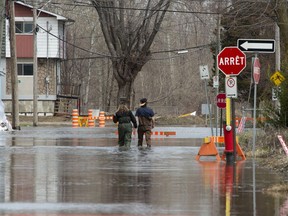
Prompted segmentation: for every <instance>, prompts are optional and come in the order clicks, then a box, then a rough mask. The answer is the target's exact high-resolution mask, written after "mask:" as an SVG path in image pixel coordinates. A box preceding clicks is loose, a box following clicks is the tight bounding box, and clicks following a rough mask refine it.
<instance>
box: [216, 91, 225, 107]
mask: <svg viewBox="0 0 288 216" xmlns="http://www.w3.org/2000/svg"><path fill="white" fill-rule="evenodd" d="M216 103H217V107H219V108H221V109H224V108H226V94H225V93H220V94H218V95H217V97H216Z"/></svg>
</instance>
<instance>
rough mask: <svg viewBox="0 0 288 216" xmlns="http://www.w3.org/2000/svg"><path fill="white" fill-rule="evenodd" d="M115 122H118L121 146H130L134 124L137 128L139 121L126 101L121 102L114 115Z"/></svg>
mask: <svg viewBox="0 0 288 216" xmlns="http://www.w3.org/2000/svg"><path fill="white" fill-rule="evenodd" d="M113 122H114V123H117V122H118V144H119V147H127V148H130V144H131V138H132V131H133V128H132V124H133V127H134V128H137V121H136V118H135V116H134V115H133V113H132V111H131V110H130V109H128V107H127V106H126V105H125V103H124V102H120V105H119V107H118V110H117V111H116V113H115V114H114V115H113ZM131 122H132V124H131Z"/></svg>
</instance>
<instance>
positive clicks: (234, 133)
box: [231, 98, 236, 162]
mask: <svg viewBox="0 0 288 216" xmlns="http://www.w3.org/2000/svg"><path fill="white" fill-rule="evenodd" d="M231 102H232V104H231V105H232V130H233V159H234V162H236V124H235V101H234V99H233V98H231Z"/></svg>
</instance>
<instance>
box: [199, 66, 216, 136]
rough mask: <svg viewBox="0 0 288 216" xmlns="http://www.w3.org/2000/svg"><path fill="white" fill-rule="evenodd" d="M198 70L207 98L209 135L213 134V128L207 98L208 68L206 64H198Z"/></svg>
mask: <svg viewBox="0 0 288 216" xmlns="http://www.w3.org/2000/svg"><path fill="white" fill-rule="evenodd" d="M199 70H200V77H201V80H204V82H205V93H206V99H207V104H208V111H209V122H210V128H211V135H212V136H214V134H213V128H212V120H211V110H210V105H209V99H208V90H207V79H209V78H210V76H209V70H208V65H200V66H199ZM206 119H207V115H206Z"/></svg>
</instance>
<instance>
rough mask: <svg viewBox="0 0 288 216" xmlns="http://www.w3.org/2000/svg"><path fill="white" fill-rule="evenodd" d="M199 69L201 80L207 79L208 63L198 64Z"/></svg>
mask: <svg viewBox="0 0 288 216" xmlns="http://www.w3.org/2000/svg"><path fill="white" fill-rule="evenodd" d="M199 70H200V77H201V80H204V79H209V70H208V65H200V66H199Z"/></svg>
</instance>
